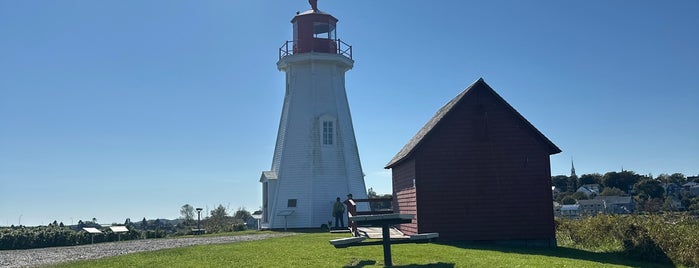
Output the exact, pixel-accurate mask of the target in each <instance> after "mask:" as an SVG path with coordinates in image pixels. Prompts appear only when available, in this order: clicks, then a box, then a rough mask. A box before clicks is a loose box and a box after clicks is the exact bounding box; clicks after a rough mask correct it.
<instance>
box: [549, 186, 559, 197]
mask: <svg viewBox="0 0 699 268" xmlns="http://www.w3.org/2000/svg"><path fill="white" fill-rule="evenodd" d="M559 194H561V190H560V189H558V187H556V186H551V197H552V198H553V199H556V196H558V195H559Z"/></svg>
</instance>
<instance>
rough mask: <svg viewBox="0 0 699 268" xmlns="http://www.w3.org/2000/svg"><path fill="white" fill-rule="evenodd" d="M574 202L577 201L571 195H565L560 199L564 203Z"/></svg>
mask: <svg viewBox="0 0 699 268" xmlns="http://www.w3.org/2000/svg"><path fill="white" fill-rule="evenodd" d="M575 202H577V201H575V198H573V197H571V196H566V197H564V198H563V199H561V203H562V204H564V205H574V204H575Z"/></svg>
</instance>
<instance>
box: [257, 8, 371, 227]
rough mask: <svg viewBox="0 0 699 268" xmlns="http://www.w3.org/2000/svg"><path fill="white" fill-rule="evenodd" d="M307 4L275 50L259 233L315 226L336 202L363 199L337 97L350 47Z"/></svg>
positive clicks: (342, 99)
mask: <svg viewBox="0 0 699 268" xmlns="http://www.w3.org/2000/svg"><path fill="white" fill-rule="evenodd" d="M309 2H311V6H312V7H313V9H311V10H308V11H305V12H303V13H297V15H296V16H295V17H294V18H293V19H292V20H291V23H292V24H293V28H294V35H293V41H287V42H286V43H285V44H284V45H283V46H282V47H281V48H280V50H279V61H278V62H277V68H278V69H279V70H280V71H284V72H285V73H286V94H285V96H284V106H283V108H282V116H281V120H280V122H279V132H278V134H277V143H276V147H275V149H274V157H273V159H272V168H271V170H270V171H263V172H262V176H261V177H260V182H261V183H262V202H263V204H262V206H263V215H262V226H263V227H266V228H273V229H278V228H286V227H288V228H318V227H320V226H321V224H323V223H327V222H328V221H330V220H332V219H333V217H332V207H333V203H334V202H335V199H336V198H337V197H340V198H342V199H343V200H344V199H345V198H346V196H347V194H350V193H351V194H353V197H354V198H355V199H358V198H366V186H365V185H364V175H363V173H362V167H361V164H360V161H359V152H358V150H357V142H356V140H355V137H354V128H353V127H352V117H351V115H350V109H349V105H348V103H347V94H346V93H345V72H346V71H348V70H350V69H352V66H353V65H354V61H353V60H352V47H351V46H349V45H347V44H346V43H344V42H342V41H340V39H338V38H337V36H336V24H337V19H336V18H335V17H333V16H332V15H330V14H328V13H325V12H322V11H320V10H318V9H317V7H316V5H315V1H309ZM346 224H347V219H346V218H345V226H346Z"/></svg>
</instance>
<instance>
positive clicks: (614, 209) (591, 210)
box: [578, 196, 635, 216]
mask: <svg viewBox="0 0 699 268" xmlns="http://www.w3.org/2000/svg"><path fill="white" fill-rule="evenodd" d="M578 204H579V205H580V215H582V216H595V215H597V214H630V213H632V212H633V211H634V209H635V206H634V202H633V197H631V196H597V197H595V199H590V200H578Z"/></svg>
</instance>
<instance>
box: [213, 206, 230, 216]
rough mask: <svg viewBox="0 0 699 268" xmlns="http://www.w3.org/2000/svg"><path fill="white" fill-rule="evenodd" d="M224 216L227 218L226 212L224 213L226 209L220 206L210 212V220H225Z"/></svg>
mask: <svg viewBox="0 0 699 268" xmlns="http://www.w3.org/2000/svg"><path fill="white" fill-rule="evenodd" d="M226 216H228V212H226V208H225V207H223V205H221V204H219V205H218V207H216V208H215V209H214V210H212V211H211V217H212V218H225V217H226Z"/></svg>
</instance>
